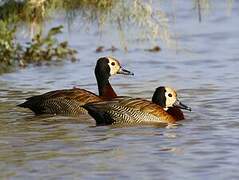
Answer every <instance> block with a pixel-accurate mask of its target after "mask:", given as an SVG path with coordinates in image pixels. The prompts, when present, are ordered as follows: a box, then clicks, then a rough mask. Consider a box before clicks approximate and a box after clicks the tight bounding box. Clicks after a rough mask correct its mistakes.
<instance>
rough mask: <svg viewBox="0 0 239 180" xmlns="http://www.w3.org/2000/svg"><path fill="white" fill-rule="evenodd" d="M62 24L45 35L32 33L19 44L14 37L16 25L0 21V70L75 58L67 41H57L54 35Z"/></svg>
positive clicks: (73, 51)
mask: <svg viewBox="0 0 239 180" xmlns="http://www.w3.org/2000/svg"><path fill="white" fill-rule="evenodd" d="M62 28H63V26H58V27H54V28H52V29H50V30H49V32H48V33H47V35H46V36H43V35H42V32H40V33H37V34H35V35H34V37H33V38H32V40H31V41H30V42H27V43H26V44H24V45H21V44H19V43H18V42H17V41H16V39H15V32H16V27H15V26H13V27H11V26H10V25H8V24H7V23H4V22H3V21H0V72H4V71H6V70H7V69H8V68H9V66H13V67H14V66H22V67H25V66H27V65H28V64H29V63H37V64H40V63H41V62H44V61H52V60H62V59H70V60H72V61H74V60H76V53H77V51H76V50H74V49H71V48H70V47H69V46H68V43H67V41H63V42H58V40H57V39H56V37H55V36H56V35H57V34H59V33H61V29H62Z"/></svg>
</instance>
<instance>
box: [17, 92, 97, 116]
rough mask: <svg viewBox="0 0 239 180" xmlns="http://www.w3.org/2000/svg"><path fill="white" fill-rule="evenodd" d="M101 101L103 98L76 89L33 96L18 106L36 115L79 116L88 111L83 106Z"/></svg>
mask: <svg viewBox="0 0 239 180" xmlns="http://www.w3.org/2000/svg"><path fill="white" fill-rule="evenodd" d="M100 100H101V98H100V97H98V96H97V95H96V94H94V93H91V92H89V91H87V90H84V89H79V88H74V89H64V90H56V91H50V92H48V93H45V94H42V95H38V96H33V97H30V98H28V99H27V101H26V102H24V103H22V104H19V105H18V106H20V107H24V108H29V109H31V110H32V111H33V112H34V113H35V114H61V115H70V116H77V115H79V114H85V113H87V111H86V110H85V109H84V108H82V107H81V106H82V105H84V104H86V103H90V102H96V101H100Z"/></svg>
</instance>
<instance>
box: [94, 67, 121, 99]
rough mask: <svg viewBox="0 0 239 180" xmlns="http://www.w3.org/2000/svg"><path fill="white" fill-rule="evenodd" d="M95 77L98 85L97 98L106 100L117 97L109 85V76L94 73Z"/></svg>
mask: <svg viewBox="0 0 239 180" xmlns="http://www.w3.org/2000/svg"><path fill="white" fill-rule="evenodd" d="M95 76H96V80H97V84H98V90H99V96H102V97H104V98H107V99H112V98H114V97H117V94H116V93H115V91H114V89H113V88H112V87H111V85H110V82H109V75H103V74H99V73H97V72H96V73H95Z"/></svg>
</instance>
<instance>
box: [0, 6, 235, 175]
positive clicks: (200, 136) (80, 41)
mask: <svg viewBox="0 0 239 180" xmlns="http://www.w3.org/2000/svg"><path fill="white" fill-rule="evenodd" d="M162 6H163V7H162V9H163V10H165V11H166V12H167V13H168V15H169V16H176V20H175V21H171V23H170V26H171V28H172V29H173V31H175V32H177V34H179V37H180V38H179V42H180V45H179V47H180V48H181V49H182V48H185V50H179V51H177V52H176V51H175V50H174V49H167V48H166V47H164V46H163V44H162V49H163V50H162V51H161V52H160V53H150V52H146V51H144V50H143V49H144V48H148V47H150V45H151V44H150V43H149V42H142V44H139V43H138V42H137V41H133V40H132V41H130V42H129V52H128V53H125V52H124V51H122V50H119V51H116V52H114V53H113V54H112V53H111V52H103V53H95V52H94V50H95V48H96V47H97V46H99V45H102V44H103V45H105V46H108V47H110V46H111V45H115V46H117V47H118V46H119V42H118V39H117V38H116V37H117V36H113V35H112V36H111V37H107V36H106V35H104V36H103V37H102V39H99V38H98V36H97V35H96V33H95V30H92V32H91V31H90V32H88V33H87V36H86V34H85V33H84V32H81V33H80V32H79V28H77V26H76V27H75V28H74V30H72V32H71V35H69V34H64V37H63V38H67V39H69V40H70V44H73V46H74V47H75V48H77V49H78V51H79V57H80V61H79V62H76V63H70V62H66V63H58V64H57V65H52V66H42V67H34V66H33V67H30V68H26V69H21V70H19V71H17V72H13V73H9V74H5V75H2V76H1V77H0V114H1V117H0V129H1V131H0V169H1V172H0V179H93V178H96V179H125V178H130V179H136V178H140V179H185V178H187V179H238V178H239V173H238V167H239V160H238V156H239V151H238V147H239V145H238V137H239V130H238V128H239V121H238V115H239V108H238V98H239V91H238V89H239V83H238V76H239V73H238V66H239V58H238V57H239V51H238V46H239V35H238V31H239V21H238V19H239V14H238V8H237V7H236V4H235V5H234V6H233V8H232V10H231V12H230V14H229V15H228V11H227V10H226V8H225V4H224V3H222V2H221V3H218V4H215V7H214V9H213V11H212V12H210V13H209V15H207V16H206V17H205V16H203V17H202V20H203V21H202V22H201V23H199V22H198V21H197V13H196V11H194V10H193V9H192V6H191V3H186V1H185V2H184V3H182V4H179V3H177V5H176V7H177V8H176V11H172V8H171V7H169V6H168V4H163V5H162ZM54 23H56V24H57V22H54ZM105 31H106V33H105V34H107V32H110V29H107V30H105ZM160 45H161V44H160ZM139 46H140V48H139ZM104 55H113V56H115V57H117V58H118V59H120V60H121V62H122V64H123V65H124V66H125V67H127V68H128V69H130V70H132V71H133V72H134V73H135V76H134V77H125V76H117V77H114V78H112V79H111V83H112V84H113V86H114V88H115V90H116V92H117V93H118V94H120V95H129V96H133V97H145V98H150V97H151V95H152V93H153V91H154V89H155V88H156V87H157V86H160V85H169V86H172V87H174V88H176V89H177V90H178V93H179V95H180V99H181V100H182V101H183V102H184V103H185V104H187V105H189V106H190V107H192V109H193V111H192V112H185V115H186V120H185V121H182V126H180V127H177V128H169V129H167V128H165V129H164V128H156V127H128V128H111V127H95V124H94V121H93V120H92V119H90V118H88V117H81V118H80V119H74V118H68V117H61V116H54V117H51V116H40V117H36V116H34V115H33V114H32V113H31V112H30V111H28V110H25V109H21V108H18V107H16V104H18V103H21V102H23V99H24V98H26V97H29V96H32V95H37V94H41V93H44V92H47V91H50V90H54V89H63V88H71V87H73V86H74V85H79V86H81V87H82V88H86V89H88V90H92V91H94V92H97V88H96V81H95V78H94V74H93V70H94V65H95V61H96V59H97V58H98V57H99V56H104ZM84 121H86V122H84Z"/></svg>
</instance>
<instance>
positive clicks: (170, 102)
mask: <svg viewBox="0 0 239 180" xmlns="http://www.w3.org/2000/svg"><path fill="white" fill-rule="evenodd" d="M165 90H166V91H165V98H166V103H165V104H166V108H165V109H168V108H169V107H173V106H174V104H175V103H176V101H177V93H176V91H175V90H174V89H172V88H170V87H165Z"/></svg>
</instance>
